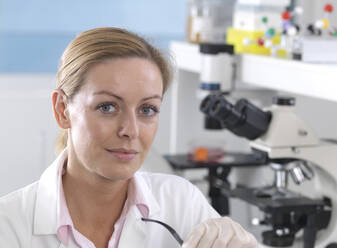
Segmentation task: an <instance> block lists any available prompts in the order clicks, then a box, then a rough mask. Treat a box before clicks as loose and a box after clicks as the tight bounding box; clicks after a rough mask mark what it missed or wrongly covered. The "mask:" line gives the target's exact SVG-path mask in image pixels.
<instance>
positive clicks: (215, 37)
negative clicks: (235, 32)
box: [186, 0, 235, 43]
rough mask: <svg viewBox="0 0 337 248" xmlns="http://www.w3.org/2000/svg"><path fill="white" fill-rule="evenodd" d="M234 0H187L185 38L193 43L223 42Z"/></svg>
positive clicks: (229, 23) (230, 20)
mask: <svg viewBox="0 0 337 248" xmlns="http://www.w3.org/2000/svg"><path fill="white" fill-rule="evenodd" d="M234 2H235V0H188V1H187V11H188V13H187V22H186V38H187V40H188V41H189V42H193V43H225V41H226V32H227V28H228V27H229V26H231V23H232V12H233V6H234Z"/></svg>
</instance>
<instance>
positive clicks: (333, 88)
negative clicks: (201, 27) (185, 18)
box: [170, 41, 337, 101]
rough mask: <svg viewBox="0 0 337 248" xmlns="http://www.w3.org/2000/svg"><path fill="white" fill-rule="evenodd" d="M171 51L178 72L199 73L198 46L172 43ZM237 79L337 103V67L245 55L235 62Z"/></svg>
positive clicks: (199, 57) (199, 58) (239, 56)
mask: <svg viewBox="0 0 337 248" xmlns="http://www.w3.org/2000/svg"><path fill="white" fill-rule="evenodd" d="M170 50H171V53H172V55H173V58H174V60H175V64H176V66H177V67H178V69H179V70H186V71H190V72H195V73H199V72H200V68H201V56H200V53H199V47H198V45H196V44H189V43H186V42H178V41H173V42H172V43H171V44H170ZM236 60H237V62H238V72H237V77H238V79H239V80H240V81H241V82H243V83H246V84H250V85H253V86H258V87H263V88H267V89H272V90H278V91H285V92H289V93H294V94H300V95H305V96H310V97H317V98H320V99H325V100H330V101H337V64H313V63H304V62H301V61H293V60H285V59H278V58H272V57H267V56H258V55H250V54H243V55H238V57H237V58H236Z"/></svg>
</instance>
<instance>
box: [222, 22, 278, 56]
mask: <svg viewBox="0 0 337 248" xmlns="http://www.w3.org/2000/svg"><path fill="white" fill-rule="evenodd" d="M264 35H265V32H264V31H247V30H240V29H235V28H229V29H228V30H227V43H228V44H231V45H234V51H235V53H253V54H261V55H270V53H271V52H270V48H266V47H264V46H259V45H258V44H257V41H258V40H259V39H260V38H264ZM246 38H248V39H250V40H253V41H256V43H254V44H250V45H248V46H245V45H244V44H243V40H244V39H246ZM280 40H281V36H280V34H277V35H276V36H275V37H274V38H273V39H272V42H273V44H275V45H277V44H280Z"/></svg>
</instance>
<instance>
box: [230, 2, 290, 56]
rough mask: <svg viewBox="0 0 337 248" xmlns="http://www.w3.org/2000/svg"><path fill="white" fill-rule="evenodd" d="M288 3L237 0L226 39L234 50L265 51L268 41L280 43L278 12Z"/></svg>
mask: <svg viewBox="0 0 337 248" xmlns="http://www.w3.org/2000/svg"><path fill="white" fill-rule="evenodd" d="M289 5H290V0H279V1H272V0H238V1H237V3H236V5H235V8H234V15H233V26H232V27H231V28H229V29H228V32H227V42H228V43H229V44H233V45H235V52H236V53H254V54H263V55H269V54H270V52H271V51H270V45H271V44H279V43H280V33H281V30H282V19H281V13H282V12H283V11H284V9H285V8H286V7H288V6H289ZM265 43H267V46H265Z"/></svg>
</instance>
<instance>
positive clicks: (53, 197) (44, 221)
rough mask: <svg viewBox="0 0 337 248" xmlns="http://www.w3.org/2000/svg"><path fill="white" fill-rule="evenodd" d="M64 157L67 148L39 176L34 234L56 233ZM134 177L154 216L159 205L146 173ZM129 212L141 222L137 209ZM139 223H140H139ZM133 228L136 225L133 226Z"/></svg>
mask: <svg viewBox="0 0 337 248" xmlns="http://www.w3.org/2000/svg"><path fill="white" fill-rule="evenodd" d="M66 158H67V150H66V149H65V150H63V151H62V153H61V154H60V155H59V156H58V157H57V158H56V160H55V161H54V162H53V163H52V164H51V165H50V166H49V167H48V168H47V169H46V170H45V171H44V172H43V174H42V176H41V178H40V181H39V184H38V188H37V194H36V204H35V214H34V227H33V228H34V229H33V230H34V234H35V235H48V234H56V233H57V227H58V221H59V209H58V206H59V205H60V204H59V198H58V191H59V180H58V173H60V170H59V167H60V166H63V164H64V161H65V159H66ZM134 177H135V179H136V181H137V187H138V189H139V190H140V191H141V193H142V195H143V197H144V199H145V202H146V203H147V205H148V207H149V218H152V217H155V216H156V215H157V214H158V213H159V212H160V206H159V204H158V202H157V200H156V199H155V198H154V196H153V194H152V192H151V185H150V184H149V182H147V181H146V179H145V177H146V175H144V172H136V173H135V175H134ZM148 181H149V180H148ZM136 209H137V208H136ZM135 211H136V213H135ZM129 214H131V216H132V217H134V218H136V221H137V223H139V222H142V221H141V217H142V215H141V213H140V212H139V210H138V209H137V210H135V208H133V210H131V211H130V213H129ZM129 214H128V215H129ZM131 216H130V217H131ZM139 225H142V224H141V223H139ZM135 228H137V227H136V226H135ZM140 229H142V228H140Z"/></svg>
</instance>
